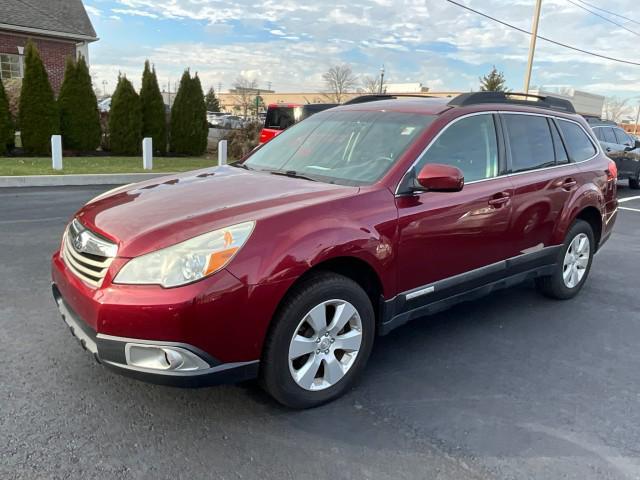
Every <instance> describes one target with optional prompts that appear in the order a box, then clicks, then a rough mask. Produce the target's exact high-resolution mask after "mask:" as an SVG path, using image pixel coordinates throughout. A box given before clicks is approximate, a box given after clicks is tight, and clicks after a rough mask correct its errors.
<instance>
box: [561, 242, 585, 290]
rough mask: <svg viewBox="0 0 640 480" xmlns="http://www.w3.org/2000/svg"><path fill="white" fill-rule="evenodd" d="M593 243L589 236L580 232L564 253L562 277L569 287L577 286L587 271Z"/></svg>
mask: <svg viewBox="0 0 640 480" xmlns="http://www.w3.org/2000/svg"><path fill="white" fill-rule="evenodd" d="M590 255H591V245H590V242H589V237H587V235H585V234H584V233H580V234H578V235H576V236H575V237H574V239H573V240H572V241H571V243H570V244H569V248H568V249H567V252H566V253H565V255H564V262H563V266H562V279H563V280H564V284H565V285H566V286H567V287H568V288H575V287H576V286H577V285H578V284H579V283H580V281H581V280H582V278H583V277H584V274H585V273H586V271H587V267H588V266H589V257H590Z"/></svg>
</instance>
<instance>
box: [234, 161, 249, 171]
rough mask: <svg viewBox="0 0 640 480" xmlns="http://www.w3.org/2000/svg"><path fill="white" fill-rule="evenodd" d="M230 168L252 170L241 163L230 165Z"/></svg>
mask: <svg viewBox="0 0 640 480" xmlns="http://www.w3.org/2000/svg"><path fill="white" fill-rule="evenodd" d="M229 166H231V167H236V168H244V169H245V170H252V169H251V168H249V167H248V166H247V165H245V164H244V163H239V162H234V163H230V164H229Z"/></svg>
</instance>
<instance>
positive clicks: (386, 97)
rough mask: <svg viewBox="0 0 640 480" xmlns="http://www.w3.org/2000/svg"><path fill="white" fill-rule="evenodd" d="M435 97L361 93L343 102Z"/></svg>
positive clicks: (353, 102) (415, 94)
mask: <svg viewBox="0 0 640 480" xmlns="http://www.w3.org/2000/svg"><path fill="white" fill-rule="evenodd" d="M402 97H412V98H434V97H433V96H431V95H420V94H417V93H372V94H370V95H360V96H359V97H354V98H352V99H351V100H348V101H346V102H344V103H343V105H355V104H358V103H367V102H377V101H379V100H392V99H394V98H402Z"/></svg>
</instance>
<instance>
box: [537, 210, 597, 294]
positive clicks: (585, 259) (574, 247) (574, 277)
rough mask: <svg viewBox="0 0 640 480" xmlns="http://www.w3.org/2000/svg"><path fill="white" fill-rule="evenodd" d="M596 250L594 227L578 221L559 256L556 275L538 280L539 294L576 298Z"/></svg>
mask: <svg viewBox="0 0 640 480" xmlns="http://www.w3.org/2000/svg"><path fill="white" fill-rule="evenodd" d="M595 248H596V243H595V237H594V235H593V229H592V228H591V225H589V224H588V223H587V222H585V221H584V220H576V221H575V222H574V223H573V225H572V226H571V228H570V229H569V232H567V236H566V237H565V241H564V245H563V247H562V248H561V249H560V252H559V253H558V258H557V260H556V267H555V269H554V272H553V273H552V274H551V275H549V276H545V277H539V278H537V279H536V287H537V288H538V291H539V292H540V293H542V294H543V295H545V296H547V297H550V298H556V299H558V300H567V299H569V298H573V297H575V296H576V295H577V294H578V293H579V292H580V290H581V289H582V287H583V285H584V283H585V282H586V280H587V277H588V276H589V271H590V270H591V262H592V261H593V254H594V253H595Z"/></svg>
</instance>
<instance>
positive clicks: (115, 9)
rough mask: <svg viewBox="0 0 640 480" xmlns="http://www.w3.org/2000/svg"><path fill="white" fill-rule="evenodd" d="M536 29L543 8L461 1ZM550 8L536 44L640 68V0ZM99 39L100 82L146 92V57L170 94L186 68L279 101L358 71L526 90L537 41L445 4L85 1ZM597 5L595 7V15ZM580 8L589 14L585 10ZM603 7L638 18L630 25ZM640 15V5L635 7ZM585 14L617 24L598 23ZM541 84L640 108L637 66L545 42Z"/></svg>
mask: <svg viewBox="0 0 640 480" xmlns="http://www.w3.org/2000/svg"><path fill="white" fill-rule="evenodd" d="M458 1H459V2H460V3H463V4H465V5H467V6H469V7H472V8H474V9H477V10H480V11H482V12H484V13H487V14H489V15H492V16H494V17H496V18H498V19H500V20H503V21H505V22H508V23H511V24H513V25H516V26H518V27H520V28H523V29H526V30H531V23H532V16H533V11H534V5H535V0H458ZM585 2H587V0H584V1H583V0H543V6H542V14H541V17H540V27H539V32H538V33H539V35H542V36H545V37H549V38H551V39H553V40H556V41H559V42H562V43H566V44H569V45H572V46H575V47H578V48H581V49H584V50H590V51H593V52H597V53H600V54H604V55H608V56H611V57H615V58H620V59H623V60H627V61H632V62H637V63H640V49H638V48H637V45H639V44H640V16H638V15H637V13H638V0H606V1H605V0H588V3H585ZM84 3H85V6H86V8H87V11H88V13H89V15H90V17H91V20H92V22H93V24H94V27H95V29H96V32H97V34H98V36H99V37H100V40H99V41H98V42H96V43H94V44H92V46H91V47H90V54H89V55H90V62H91V70H92V74H93V76H94V83H95V84H96V86H97V87H99V88H100V89H102V87H103V81H106V82H107V83H106V84H105V85H104V86H106V90H107V92H110V91H112V90H113V89H114V88H115V84H116V81H117V76H118V72H122V73H124V74H126V75H127V77H128V78H130V79H131V80H132V81H133V82H134V85H137V86H139V84H140V76H141V72H142V67H143V64H144V61H145V59H149V60H150V61H151V62H152V63H153V64H154V65H155V67H156V70H157V72H158V76H159V82H160V85H161V87H162V88H166V85H167V83H168V82H171V85H172V88H173V85H174V84H175V83H176V82H177V81H178V80H179V77H180V75H181V74H182V72H183V71H184V69H185V68H190V70H191V72H198V75H199V76H200V78H201V80H202V83H203V87H204V88H205V89H207V88H209V87H210V86H213V87H214V88H215V89H216V90H218V86H219V84H221V86H222V91H223V92H224V91H226V90H227V89H229V88H232V86H233V83H234V81H235V79H236V78H237V77H238V76H239V75H243V76H245V77H247V78H250V79H255V80H256V81H257V82H258V85H259V87H261V88H267V87H268V86H269V85H271V87H272V88H273V89H275V90H276V91H281V92H301V91H302V92H307V91H321V90H323V89H324V84H323V81H322V74H323V72H325V71H327V70H328V68H329V67H331V66H332V65H336V64H349V65H350V66H351V68H352V70H353V72H354V74H356V75H358V76H359V77H360V78H362V77H365V76H369V77H374V76H378V75H379V74H380V67H381V66H382V65H384V68H385V79H386V80H387V81H388V82H392V83H403V82H420V83H422V84H423V86H426V87H429V88H430V89H431V90H432V91H468V90H477V89H478V88H479V80H478V77H480V76H481V75H484V74H485V73H487V72H488V71H489V70H490V69H491V68H492V66H493V65H495V66H496V67H497V68H498V70H501V71H503V72H504V74H505V77H506V79H507V86H508V87H509V88H510V89H511V90H514V91H522V89H523V82H524V74H525V70H526V63H527V54H528V48H529V35H526V34H523V33H520V32H518V31H515V30H512V29H509V28H507V27H505V26H502V25H500V24H497V23H494V22H492V21H491V20H488V19H485V18H483V17H480V16H477V15H475V14H473V13H471V12H468V11H466V10H464V9H462V8H460V7H458V6H455V5H453V4H451V3H449V2H447V1H446V0H321V1H318V0H315V1H313V2H312V1H310V0H305V1H300V0H260V1H257V0H84ZM590 5H591V6H590ZM580 7H582V8H580ZM594 7H599V8H601V9H606V10H608V11H610V12H612V13H615V14H618V15H622V16H625V17H629V18H630V19H631V20H626V19H624V18H621V17H617V16H614V15H611V14H608V13H605V12H603V11H602V10H596V9H595V8H594ZM634 7H635V8H634ZM585 8H587V9H589V10H591V11H593V12H595V13H598V14H600V15H602V16H604V17H606V18H608V19H609V20H613V21H615V22H616V23H619V24H621V25H622V26H623V27H625V28H622V27H619V26H616V25H613V24H612V23H609V22H607V21H606V20H604V19H602V18H600V17H598V16H596V15H593V14H592V13H589V12H587V11H586V10H585ZM633 19H637V20H633ZM531 84H532V86H537V87H544V88H547V89H558V88H567V87H569V88H576V89H579V90H586V91H589V92H592V93H597V94H602V95H607V96H618V97H621V98H629V99H630V101H632V102H634V103H635V102H636V101H640V65H626V64H622V63H617V62H613V61H610V60H604V59H601V58H596V57H592V56H588V55H585V54H582V53H579V52H575V51H571V50H568V49H565V48H562V47H559V46H555V45H552V44H549V43H547V42H544V41H541V40H539V41H538V47H537V50H536V56H535V62H534V68H533V74H532V80H531Z"/></svg>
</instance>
